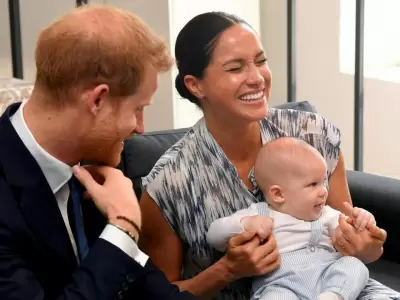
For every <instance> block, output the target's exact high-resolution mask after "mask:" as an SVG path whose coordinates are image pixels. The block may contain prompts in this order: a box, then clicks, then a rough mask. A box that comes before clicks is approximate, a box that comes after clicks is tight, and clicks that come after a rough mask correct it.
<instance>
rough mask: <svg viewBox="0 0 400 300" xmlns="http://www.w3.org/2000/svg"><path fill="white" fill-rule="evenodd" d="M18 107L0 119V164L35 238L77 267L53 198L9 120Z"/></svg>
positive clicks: (35, 163) (34, 161) (10, 109)
mask: <svg viewBox="0 0 400 300" xmlns="http://www.w3.org/2000/svg"><path fill="white" fill-rule="evenodd" d="M18 107H19V104H15V105H11V106H10V107H9V108H8V109H7V110H6V112H5V113H4V114H3V116H2V117H1V118H0V145H2V146H1V147H0V164H1V165H2V168H3V174H4V176H5V178H6V181H7V182H8V183H9V184H10V185H11V186H12V187H13V191H14V192H15V193H16V195H15V198H16V199H17V201H19V206H20V209H21V213H22V215H23V217H24V219H25V221H26V223H27V225H28V227H29V228H30V229H31V230H32V232H33V235H34V236H35V238H37V240H38V241H40V242H41V243H42V244H44V245H45V246H47V247H48V248H50V249H51V250H52V251H54V253H55V254H57V255H59V256H60V258H61V259H62V260H66V261H67V263H68V264H71V265H76V259H75V256H74V252H73V249H72V245H71V242H70V239H69V236H68V232H67V229H66V227H65V224H64V221H63V219H62V216H61V212H60V210H59V208H58V205H57V201H56V199H55V196H54V194H53V192H52V190H51V188H50V186H49V185H48V183H47V181H46V178H45V177H44V174H43V172H42V170H41V169H40V167H39V165H38V164H37V162H36V160H35V159H34V158H33V156H32V155H31V154H30V152H29V151H28V149H27V148H26V147H25V145H24V144H23V143H22V141H21V139H20V138H19V136H18V135H17V133H16V131H15V130H14V127H13V126H12V124H11V122H10V120H9V118H10V116H11V115H12V114H13V113H15V111H16V110H17V109H18Z"/></svg>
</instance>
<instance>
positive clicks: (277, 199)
mask: <svg viewBox="0 0 400 300" xmlns="http://www.w3.org/2000/svg"><path fill="white" fill-rule="evenodd" d="M269 200H270V201H272V202H274V203H275V204H283V202H284V201H285V198H284V197H283V191H282V188H281V187H280V186H279V185H277V184H274V185H273V186H271V187H270V189H269Z"/></svg>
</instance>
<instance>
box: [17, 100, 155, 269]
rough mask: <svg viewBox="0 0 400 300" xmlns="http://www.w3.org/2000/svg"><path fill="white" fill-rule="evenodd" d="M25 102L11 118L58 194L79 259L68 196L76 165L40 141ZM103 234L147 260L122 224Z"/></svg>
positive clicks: (122, 247) (64, 218)
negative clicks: (28, 121) (29, 121)
mask: <svg viewBox="0 0 400 300" xmlns="http://www.w3.org/2000/svg"><path fill="white" fill-rule="evenodd" d="M25 103H26V101H24V102H23V103H22V104H21V106H20V107H19V109H18V110H17V112H16V113H15V114H14V115H13V116H12V117H11V118H10V119H11V124H12V125H13V127H14V129H15V130H16V132H17V134H18V135H19V137H20V138H21V140H22V142H23V143H24V145H25V147H26V148H27V149H28V150H29V152H30V153H31V154H32V156H33V157H34V158H35V159H36V161H37V163H38V164H39V166H40V168H41V169H42V171H43V174H44V176H45V177H46V180H47V182H48V184H49V186H50V188H51V190H52V191H53V193H54V195H55V198H56V200H57V204H58V207H59V209H60V212H61V215H62V218H63V220H64V223H65V227H66V229H67V231H68V235H69V238H70V240H71V244H72V248H73V250H74V252H75V256H76V258H77V259H78V252H77V246H76V242H75V238H74V235H73V234H72V230H71V226H70V223H69V220H68V211H67V205H68V198H69V194H70V191H69V186H68V181H69V180H70V179H71V177H72V168H71V167H70V166H69V165H67V164H65V163H63V162H62V161H60V160H58V159H56V158H55V157H53V156H52V155H51V154H49V153H48V152H47V151H46V150H44V149H43V148H42V147H41V146H40V145H39V144H38V143H37V141H36V140H35V138H34V136H33V135H32V133H31V131H30V130H29V128H28V126H27V124H26V122H25V119H24V115H23V108H24V105H25ZM100 238H102V239H104V240H106V241H108V242H110V243H111V244H113V245H115V246H117V247H118V248H120V249H121V250H122V251H124V252H125V253H126V254H128V255H129V256H130V257H132V258H133V259H134V260H136V261H137V262H138V263H139V264H141V265H142V266H144V265H145V264H146V262H147V260H148V256H147V255H146V254H144V253H143V252H142V251H140V249H139V247H138V246H137V244H136V243H135V242H134V241H133V240H132V239H131V238H130V237H129V236H128V235H127V234H126V233H125V232H123V231H121V230H119V229H118V228H116V227H114V226H112V225H107V226H106V227H105V228H104V230H103V232H102V233H101V235H100ZM89 253H90V252H89Z"/></svg>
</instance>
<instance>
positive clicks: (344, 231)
mask: <svg viewBox="0 0 400 300" xmlns="http://www.w3.org/2000/svg"><path fill="white" fill-rule="evenodd" d="M345 202H349V203H350V204H352V201H351V197H350V191H349V186H348V183H347V177H346V168H345V165H344V158H343V153H342V151H340V154H339V159H338V163H337V166H336V169H335V171H334V172H333V173H332V176H331V178H330V181H329V196H328V200H327V203H328V204H329V205H330V206H332V207H333V208H335V209H337V210H339V211H341V212H343V213H344V214H345V215H347V216H352V211H351V207H346V205H345V204H344V203H345ZM343 220H344V219H343ZM349 222H351V221H349ZM385 240H386V232H385V231H384V230H382V229H380V228H377V229H376V230H375V231H374V232H373V233H370V232H369V231H367V230H364V231H361V232H360V231H357V230H356V229H355V228H354V227H353V226H351V225H350V224H349V223H348V222H344V221H342V222H339V226H338V228H337V229H336V231H335V232H334V235H333V237H332V241H333V244H334V246H335V248H336V249H338V251H339V252H341V253H342V254H343V255H351V256H356V257H358V258H359V259H361V260H362V261H363V262H364V263H369V262H373V261H375V260H377V259H379V257H380V256H381V255H382V253H383V248H382V247H383V244H384V242H385Z"/></svg>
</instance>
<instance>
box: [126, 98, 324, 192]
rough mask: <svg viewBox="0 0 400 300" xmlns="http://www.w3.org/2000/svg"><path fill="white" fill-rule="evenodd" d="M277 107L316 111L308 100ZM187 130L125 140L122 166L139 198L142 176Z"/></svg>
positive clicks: (175, 130) (152, 133)
mask: <svg viewBox="0 0 400 300" xmlns="http://www.w3.org/2000/svg"><path fill="white" fill-rule="evenodd" d="M276 107H277V108H281V109H296V110H303V111H310V112H316V110H315V108H314V106H312V105H311V104H310V103H309V102H307V101H302V102H291V103H284V104H281V105H278V106H276ZM187 130H188V128H182V129H173V130H165V131H157V132H150V133H145V134H142V135H136V136H134V137H132V138H131V139H130V140H128V141H126V142H125V146H124V151H123V153H122V159H121V165H120V168H121V169H122V170H123V171H124V173H125V175H126V176H127V177H129V178H130V179H131V180H132V182H133V184H134V188H135V192H136V194H137V196H138V198H140V195H141V188H140V185H141V178H142V177H144V176H146V175H147V174H149V172H150V171H151V169H152V168H153V166H154V165H155V163H156V162H157V160H158V159H159V158H160V157H161V156H162V155H163V154H164V153H165V151H167V150H168V149H169V148H170V147H171V146H172V145H173V144H175V143H176V142H178V141H179V140H180V139H181V138H182V137H183V135H184V134H185V133H186V132H187Z"/></svg>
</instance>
